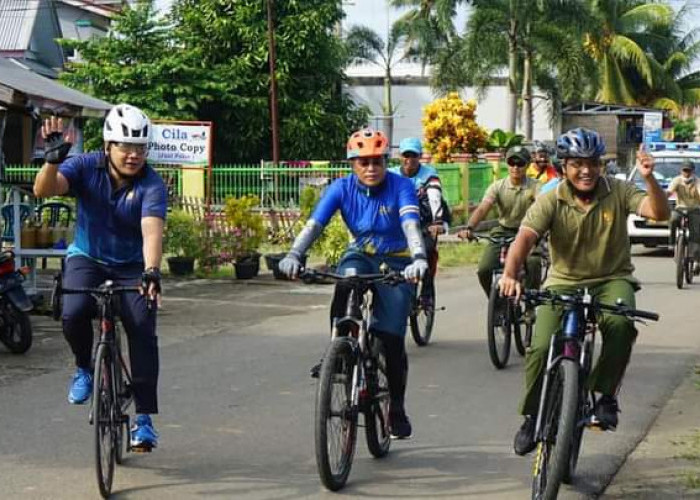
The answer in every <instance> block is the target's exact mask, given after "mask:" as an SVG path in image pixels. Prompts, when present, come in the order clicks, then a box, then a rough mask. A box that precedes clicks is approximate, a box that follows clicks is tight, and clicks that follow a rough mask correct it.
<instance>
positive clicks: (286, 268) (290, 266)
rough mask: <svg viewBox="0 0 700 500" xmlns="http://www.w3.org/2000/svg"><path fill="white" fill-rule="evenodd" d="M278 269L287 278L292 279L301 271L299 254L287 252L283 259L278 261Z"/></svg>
mask: <svg viewBox="0 0 700 500" xmlns="http://www.w3.org/2000/svg"><path fill="white" fill-rule="evenodd" d="M279 270H280V272H281V273H282V274H284V275H285V276H287V278H289V279H294V278H296V277H297V276H299V271H301V260H300V259H299V256H298V255H297V254H296V253H294V252H289V253H288V254H287V255H286V256H285V257H284V259H282V260H281V261H280V263H279Z"/></svg>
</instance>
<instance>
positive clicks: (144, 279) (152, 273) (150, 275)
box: [141, 267, 161, 293]
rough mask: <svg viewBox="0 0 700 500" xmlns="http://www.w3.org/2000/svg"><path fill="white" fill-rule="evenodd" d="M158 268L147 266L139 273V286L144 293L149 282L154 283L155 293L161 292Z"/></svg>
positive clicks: (148, 286) (146, 291)
mask: <svg viewBox="0 0 700 500" xmlns="http://www.w3.org/2000/svg"><path fill="white" fill-rule="evenodd" d="M160 278H161V276H160V269H158V268H157V267H149V268H148V269H146V270H145V271H144V272H143V274H142V275H141V287H142V288H143V291H144V292H145V293H148V289H149V288H150V286H151V284H153V285H155V289H156V293H160V292H161V287H160Z"/></svg>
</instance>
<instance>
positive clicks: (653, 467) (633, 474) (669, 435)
mask: <svg viewBox="0 0 700 500" xmlns="http://www.w3.org/2000/svg"><path fill="white" fill-rule="evenodd" d="M698 362H700V358H698V359H697V360H696V364H695V368H692V367H691V369H690V371H689V373H688V374H687V376H686V377H685V378H684V379H683V381H682V382H681V383H680V385H679V386H678V387H676V389H675V390H674V392H673V394H672V396H671V397H670V399H669V400H668V402H667V403H666V405H665V406H664V408H663V409H662V410H661V412H660V413H659V414H658V416H657V418H656V419H655V421H654V423H653V424H652V426H651V427H650V429H649V431H648V433H647V435H646V436H645V437H644V439H642V440H641V441H640V443H639V444H638V445H637V446H636V447H635V449H634V450H633V451H632V453H630V454H629V455H628V456H627V459H626V460H625V462H624V464H623V465H622V467H621V468H620V470H619V471H618V473H617V474H616V475H615V477H614V478H613V480H612V481H611V483H610V485H609V486H608V487H607V488H606V490H605V492H604V493H603V495H601V497H600V498H603V499H606V500H617V499H623V498H624V499H630V498H632V499H655V500H656V499H669V500H670V499H674V500H675V499H680V498H683V499H686V498H698V499H700V385H699V383H700V375H699V373H698V366H699V365H698V364H697V363H698Z"/></svg>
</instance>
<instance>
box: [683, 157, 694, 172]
mask: <svg viewBox="0 0 700 500" xmlns="http://www.w3.org/2000/svg"><path fill="white" fill-rule="evenodd" d="M681 170H692V171H693V172H695V163H693V162H692V161H690V160H683V161H682V162H681Z"/></svg>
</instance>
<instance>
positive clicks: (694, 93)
mask: <svg viewBox="0 0 700 500" xmlns="http://www.w3.org/2000/svg"><path fill="white" fill-rule="evenodd" d="M689 13H690V11H689V9H688V8H687V6H686V7H683V8H682V9H680V11H679V12H678V13H677V14H676V15H675V17H674V19H673V21H672V23H671V24H670V25H667V26H657V27H656V28H655V29H654V30H653V31H652V33H653V35H654V36H656V37H658V39H659V40H662V41H663V42H664V43H656V44H654V45H653V46H652V47H651V48H650V52H651V56H652V57H651V58H650V62H651V65H652V68H653V70H654V75H655V78H654V82H653V87H648V86H646V85H644V84H643V82H640V84H641V85H640V86H641V87H642V89H641V92H640V93H641V97H640V98H639V101H640V103H641V104H647V105H651V106H654V107H658V108H664V109H668V110H670V111H672V112H673V113H675V114H676V115H680V114H682V113H683V111H684V110H687V109H688V108H691V107H694V106H697V105H698V104H700V71H693V70H692V67H693V65H694V64H693V63H694V62H695V61H696V60H697V59H698V56H699V55H700V28H694V29H691V30H690V31H688V32H684V31H683V30H684V29H685V28H684V25H685V24H686V22H685V18H686V16H687V15H688V14H689Z"/></svg>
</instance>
